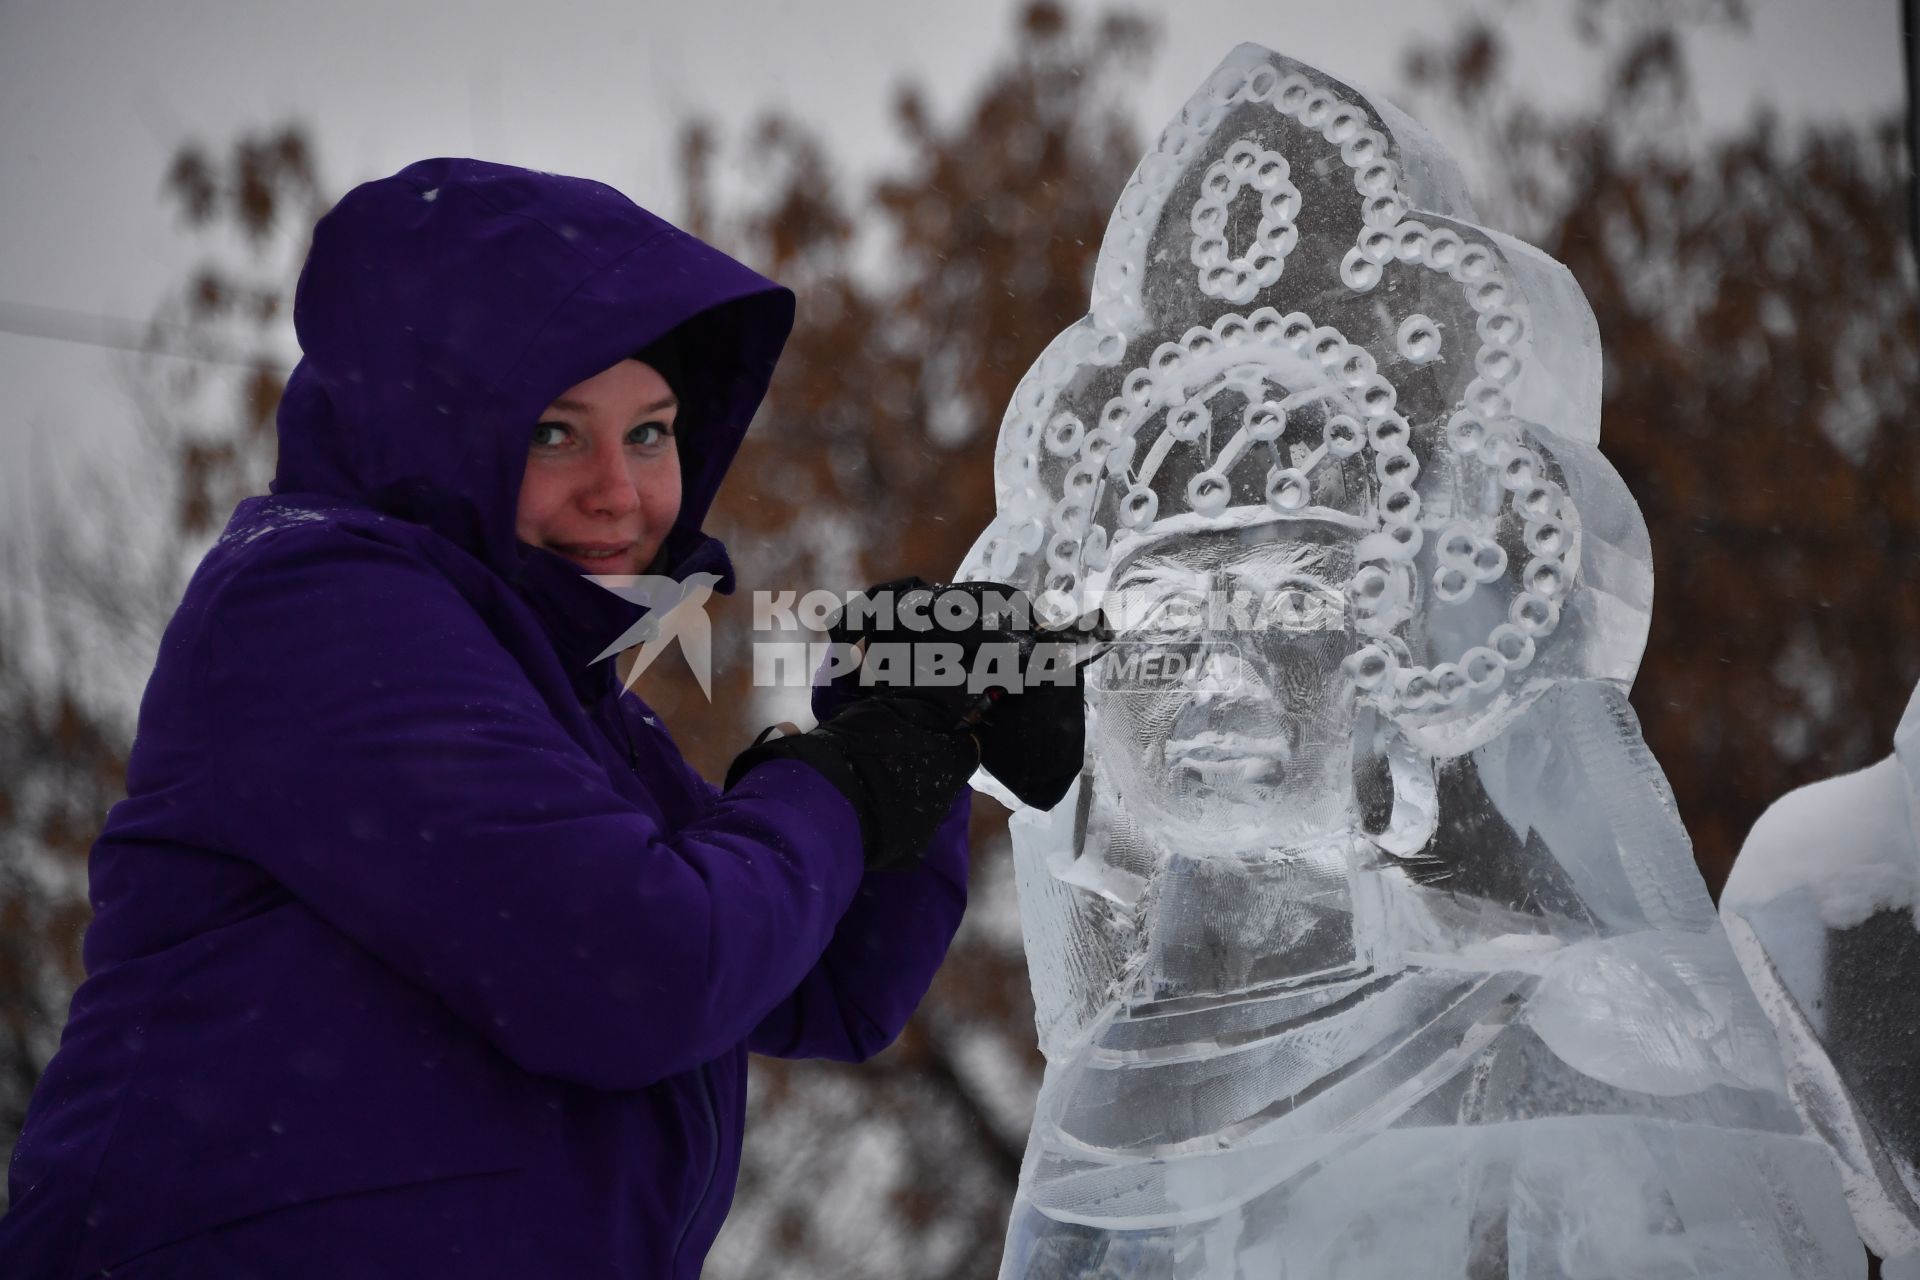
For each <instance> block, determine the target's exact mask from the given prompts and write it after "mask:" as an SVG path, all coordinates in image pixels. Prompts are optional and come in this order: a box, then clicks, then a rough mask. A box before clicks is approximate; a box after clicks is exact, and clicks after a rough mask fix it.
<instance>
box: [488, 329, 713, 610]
mask: <svg viewBox="0 0 1920 1280" xmlns="http://www.w3.org/2000/svg"><path fill="white" fill-rule="evenodd" d="M678 411H679V404H678V402H677V401H676V400H675V399H674V397H673V391H672V389H671V388H669V387H668V386H667V382H666V379H664V378H662V377H661V376H660V374H659V373H658V372H656V371H655V370H654V368H653V366H651V365H647V364H642V363H641V362H640V361H638V360H622V361H621V362H620V363H619V364H616V365H614V366H613V367H612V368H610V369H605V370H602V371H601V372H599V373H596V374H595V375H594V376H593V377H591V378H588V379H587V380H586V381H585V382H582V383H578V384H576V385H575V386H571V387H568V388H567V389H566V390H565V391H564V392H562V393H561V394H560V397H559V398H558V399H556V400H555V401H554V402H553V403H552V404H550V405H548V406H547V410H546V412H545V413H543V414H541V415H540V422H539V425H537V426H536V427H534V429H533V437H532V441H531V446H530V448H529V450H528V453H527V474H526V478H525V479H523V480H522V481H521V482H520V507H519V511H518V512H517V515H516V520H515V532H516V533H517V534H518V535H519V537H520V540H521V541H522V542H527V543H531V544H533V545H534V546H537V547H545V548H547V549H548V550H549V551H554V552H557V553H558V554H560V555H563V556H565V557H566V558H567V559H569V560H571V561H573V562H574V563H575V564H577V565H580V566H581V567H582V568H585V569H589V570H591V571H593V572H594V573H609V574H612V573H645V572H646V571H647V570H648V568H649V567H650V566H651V565H652V564H653V559H654V557H655V556H656V555H658V554H659V551H660V544H661V543H662V542H664V541H665V540H666V537H667V531H668V530H669V529H671V528H672V527H673V521H674V517H675V516H677V515H678V514H679V513H680V455H679V451H678V448H677V446H676V444H675V441H674V435H673V423H674V417H675V415H676V414H677V413H678Z"/></svg>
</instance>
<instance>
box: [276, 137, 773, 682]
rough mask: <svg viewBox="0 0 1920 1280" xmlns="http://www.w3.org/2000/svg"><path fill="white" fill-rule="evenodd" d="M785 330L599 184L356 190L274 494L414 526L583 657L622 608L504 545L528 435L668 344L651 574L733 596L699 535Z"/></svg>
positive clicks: (283, 417) (287, 423) (512, 543)
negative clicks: (710, 579)
mask: <svg viewBox="0 0 1920 1280" xmlns="http://www.w3.org/2000/svg"><path fill="white" fill-rule="evenodd" d="M793 313H794V299H793V295H792V293H791V292H789V291H788V290H787V289H785V288H782V287H781V286H779V285H777V284H774V283H773V282H772V281H770V280H767V279H766V278H764V277H763V276H761V275H759V274H758V273H756V272H754V271H752V270H750V269H748V268H747V267H745V266H743V265H742V264H740V263H739V262H736V261H734V260H733V259H732V258H730V257H728V256H727V255H725V254H723V253H721V252H720V251H718V250H717V249H714V248H712V247H711V246H709V245H707V244H704V243H702V242H701V241H700V240H697V239H695V238H694V237H693V236H690V235H688V234H687V233H685V232H683V231H681V230H680V229H679V228H677V227H674V226H672V225H671V224H669V223H667V222H665V221H664V220H662V219H660V218H657V217H655V216H654V215H653V214H651V213H648V212H647V211H646V210H645V209H642V208H640V207H639V206H638V205H636V204H634V203H633V202H632V201H631V200H629V199H627V197H625V196H624V195H622V194H621V193H620V192H618V191H616V190H614V189H613V188H612V187H609V186H607V185H606V184H604V183H600V182H594V181H591V180H589V179H585V178H570V177H564V176H562V175H560V174H554V173H545V172H541V171H538V170H532V169H521V168H515V167H513V166H510V165H502V164H491V163H488V162H486V161H481V160H471V159H456V158H441V159H434V160H422V161H420V162H418V163H416V164H412V165H409V166H407V167H406V168H405V169H402V170H401V171H400V172H399V173H396V174H394V175H393V176H392V177H389V178H381V179H377V180H375V181H372V182H367V183H363V184H362V185H360V186H358V187H355V188H354V189H353V190H352V191H350V192H348V193H347V194H346V196H344V197H343V198H342V199H341V200H340V202H339V203H338V204H337V205H335V206H334V207H333V209H331V210H330V211H329V212H328V213H327V214H326V215H325V216H324V217H322V218H321V219H320V221H319V222H318V223H317V224H316V225H315V227H314V232H313V244H312V248H311V249H310V250H309V252H308V254H307V260H306V263H305V265H304V266H303V267H302V269H301V272H300V280H299V284H298V287H297V289H296V291H295V295H294V328H295V331H296V333H297V335H298V337H299V341H300V349H301V352H302V358H301V360H300V362H299V364H298V365H297V366H296V367H295V368H294V371H293V374H292V375H291V377H290V378H289V380H288V383H287V389H286V393H285V396H284V397H283V399H282V401H281V404H280V409H279V415H278V431H279V446H280V452H279V467H278V471H277V473H276V475H275V477H274V480H273V483H272V485H271V486H270V490H271V492H272V493H274V494H276V495H278V494H282V493H290V492H307V493H320V494H328V495H333V496H336V497H340V498H345V499H348V500H349V501H351V502H353V503H356V504H359V505H364V506H367V507H370V508H373V509H375V510H378V511H382V512H386V513H389V514H392V515H397V516H400V517H403V518H405V519H408V520H412V521H415V522H417V523H419V524H423V525H425V526H427V527H429V528H431V529H433V530H434V531H435V532H437V533H439V534H440V535H441V536H443V537H445V538H447V539H448V540H449V541H452V542H453V543H455V544H456V545H458V546H460V547H462V548H463V549H465V550H466V551H468V552H469V553H471V554H472V555H474V556H475V557H477V558H479V559H480V560H482V561H484V562H485V563H487V564H488V565H489V566H491V567H492V568H493V569H494V570H495V571H496V572H498V573H499V574H500V575H501V576H503V577H505V578H506V579H507V580H508V581H509V582H512V583H513V584H514V585H515V586H516V587H517V588H519V589H520V590H521V591H522V592H523V594H526V595H528V596H529V597H530V598H532V599H533V600H534V603H535V605H536V608H538V609H540V611H541V613H542V616H543V617H545V618H547V620H548V622H549V625H550V627H552V626H555V625H557V626H559V627H560V628H561V629H562V630H565V629H566V628H568V627H569V626H578V627H581V628H585V629H586V630H588V631H591V632H592V633H593V634H592V635H587V634H582V635H581V636H579V637H577V638H576V640H577V646H579V647H584V646H586V645H589V644H592V648H591V649H588V650H587V652H588V653H592V652H595V651H597V650H598V649H599V648H600V647H601V646H603V645H604V644H605V643H606V641H608V640H609V639H611V638H612V637H613V636H614V635H617V634H619V632H618V630H615V631H612V632H610V633H609V632H607V631H606V630H605V628H606V627H607V626H610V625H615V624H616V623H617V622H618V621H619V618H618V614H619V612H620V605H621V602H620V601H619V600H618V598H617V597H614V596H612V595H611V593H608V592H605V591H602V590H601V589H600V588H599V587H598V586H596V585H595V584H593V583H590V582H587V581H585V571H584V570H582V569H580V568H579V567H578V566H576V565H574V564H572V563H571V562H569V561H567V560H565V559H564V558H562V557H560V556H558V555H556V554H554V553H553V552H550V551H546V550H544V549H541V548H534V547H530V546H527V545H526V544H524V543H522V542H520V541H519V539H518V538H517V537H516V536H515V533H514V525H515V510H516V508H517V506H518V503H519V496H520V481H521V478H522V476H523V475H524V474H525V471H526V464H527V450H528V446H529V443H530V441H531V436H532V430H533V424H534V422H535V421H536V420H537V418H538V416H539V414H540V412H541V411H542V410H544V409H545V408H546V407H547V405H548V404H550V403H551V402H552V401H553V399H554V398H555V397H556V396H558V395H559V394H560V393H561V392H562V391H564V390H566V389H567V388H568V387H570V386H573V385H574V384H575V383H578V382H581V381H583V380H585V379H586V378H589V377H591V376H593V375H594V374H596V373H599V372H600V371H601V370H603V369H606V368H608V367H609V366H611V365H613V364H614V363H615V362H616V361H619V360H621V359H624V358H625V357H627V356H630V355H632V354H634V353H635V352H637V351H639V350H640V349H641V348H642V347H645V346H647V345H648V344H650V343H652V342H654V341H655V340H657V339H659V338H661V337H663V336H665V335H666V334H668V333H669V332H677V335H678V337H679V339H680V345H681V349H682V350H683V352H684V353H685V368H684V370H683V375H684V376H683V377H682V379H681V382H682V384H683V385H680V386H678V387H677V388H676V389H677V390H678V391H679V393H680V399H681V410H680V415H679V422H680V423H681V424H683V425H682V426H681V427H680V429H679V430H678V431H677V433H676V434H678V436H679V442H680V454H681V471H682V498H681V506H680V514H679V517H678V519H677V520H676V522H675V525H674V527H673V529H672V530H671V531H670V532H669V534H668V536H667V539H666V544H665V556H666V562H665V564H664V565H663V569H664V571H665V573H666V574H667V575H668V576H672V577H675V578H683V577H685V576H687V575H689V574H691V573H693V572H696V571H699V570H707V571H710V572H713V573H715V574H717V575H718V576H719V578H720V582H719V584H718V585H717V588H716V589H718V590H720V591H731V590H732V589H733V575H732V567H731V565H730V564H729V562H728V561H727V558H726V553H725V550H724V548H722V547H721V546H720V544H719V543H718V542H717V541H716V540H715V539H713V538H711V537H708V536H707V535H705V534H704V533H702V532H701V527H700V526H701V522H702V521H703V520H704V519H705V517H706V514H707V511H708V509H709V508H710V507H711V506H712V503H713V498H714V495H715V493H716V492H717V491H718V489H719V487H720V482H721V479H722V478H723V477H724V476H725V474H726V471H727V468H728V466H729V465H730V464H731V463H732V461H733V457H734V455H735V453H736V452H738V450H739V447H740V441H741V439H742V437H743V436H744V435H745V434H746V430H747V425H748V423H749V422H750V421H751V420H752V418H753V414H754V411H755V409H756V408H757V407H758V406H759V404H760V401H761V399H762V398H763V397H764V395H765V394H766V390H767V384H768V382H769V380H770V379H771V377H772V375H773V366H774V362H775V361H776V360H777V359H778V357H779V354H780V350H781V348H782V347H783V346H784V345H785V343H786V338H787V334H788V332H789V331H790V330H791V328H792V325H793ZM627 608H628V609H629V610H631V608H632V606H627ZM596 638H597V640H598V642H599V643H598V644H593V643H592V642H593V641H594V640H595V639H596ZM555 639H556V643H557V644H560V647H561V648H562V649H563V650H566V651H568V652H569V653H571V651H572V650H573V649H574V648H575V647H576V646H575V645H573V644H568V643H566V642H565V640H564V638H563V637H562V636H561V635H558V634H556V636H555Z"/></svg>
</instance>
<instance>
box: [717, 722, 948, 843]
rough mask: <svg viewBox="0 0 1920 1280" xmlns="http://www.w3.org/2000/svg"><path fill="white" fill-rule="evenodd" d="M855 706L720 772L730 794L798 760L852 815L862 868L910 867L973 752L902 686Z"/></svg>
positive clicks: (758, 748)
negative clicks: (762, 772) (762, 769)
mask: <svg viewBox="0 0 1920 1280" xmlns="http://www.w3.org/2000/svg"><path fill="white" fill-rule="evenodd" d="M879 688H881V689H884V690H886V691H887V692H884V693H881V694H880V695H879V696H870V697H865V698H861V699H860V700H859V701H857V702H855V703H854V704H853V705H852V706H849V707H847V708H846V709H845V710H843V711H841V712H840V713H839V714H838V715H836V716H834V718H833V719H832V720H831V721H829V722H828V723H826V724H823V725H820V726H819V727H817V728H815V729H813V730H811V731H810V732H807V733H798V734H789V735H787V736H786V737H784V738H774V739H771V740H767V741H761V742H758V743H756V744H754V745H753V746H751V747H748V748H747V749H746V750H745V751H743V752H741V753H740V755H739V756H738V757H736V758H735V759H734V762H733V765H732V766H731V767H730V768H729V769H728V770H727V784H726V785H727V788H728V789H731V788H732V787H733V784H734V783H736V782H738V781H739V780H740V779H741V778H742V777H743V776H745V774H746V773H747V771H748V770H749V769H752V768H753V767H754V766H755V765H758V764H764V763H765V762H766V761H768V760H798V761H800V762H801V763H803V764H806V765H809V766H811V767H812V768H814V769H816V770H818V771H819V772H820V773H821V774H822V775H823V776H824V777H825V778H826V779H827V781H829V782H831V783H832V784H833V785H834V786H835V787H836V788H838V789H839V791H840V794H841V795H844V796H845V797H846V798H847V801H848V802H849V803H850V804H852V805H853V808H854V811H855V812H856V813H858V814H859V815H860V843H861V847H862V848H863V849H865V850H866V856H867V866H868V867H870V868H873V869H875V870H894V869H898V868H902V867H912V866H917V865H918V864H919V862H920V859H921V858H922V857H923V856H925V854H926V851H927V845H928V843H929V842H930V841H932V839H933V833H934V831H935V830H936V829H937V828H938V827H939V825H940V820H941V819H942V818H944V817H945V816H946V814H947V811H948V810H949V809H951V808H952V807H953V800H954V797H955V796H957V795H959V794H960V789H961V788H962V787H964V786H966V784H967V779H968V778H969V777H971V776H972V775H973V771H974V770H975V769H976V768H978V767H979V763H980V758H979V748H978V747H976V746H975V740H974V738H973V736H972V735H971V734H969V733H968V732H967V731H966V730H965V729H961V728H958V727H957V725H956V720H955V716H954V712H953V708H952V707H951V706H950V705H947V704H945V703H942V702H939V701H933V700H928V699H925V698H920V697H916V696H913V691H912V689H911V688H910V687H907V686H898V687H896V686H879Z"/></svg>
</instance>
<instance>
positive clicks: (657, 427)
mask: <svg viewBox="0 0 1920 1280" xmlns="http://www.w3.org/2000/svg"><path fill="white" fill-rule="evenodd" d="M671 439H673V428H671V427H669V426H667V424H666V423H664V422H643V423H641V424H640V425H639V426H637V427H635V428H634V429H633V430H632V431H630V432H628V433H627V441H628V443H629V444H637V445H639V446H641V447H642V448H644V449H654V448H658V447H660V446H661V445H663V444H665V443H666V442H667V441H669V440H671Z"/></svg>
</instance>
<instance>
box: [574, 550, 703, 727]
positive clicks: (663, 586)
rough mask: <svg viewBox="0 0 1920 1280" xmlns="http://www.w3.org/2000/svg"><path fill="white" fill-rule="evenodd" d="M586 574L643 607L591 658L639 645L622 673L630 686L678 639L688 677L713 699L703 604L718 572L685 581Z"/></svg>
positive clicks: (620, 574) (598, 659) (640, 575)
mask: <svg viewBox="0 0 1920 1280" xmlns="http://www.w3.org/2000/svg"><path fill="white" fill-rule="evenodd" d="M586 577H587V580H588V581H589V582H593V583H596V584H598V585H599V586H602V587H605V588H606V589H607V590H608V591H611V592H613V594H615V595H617V596H619V597H620V598H621V599H622V600H625V601H628V602H629V603H632V604H640V605H645V606H646V607H647V612H646V615H645V616H644V617H642V618H641V619H640V620H639V621H638V622H635V623H634V624H633V625H632V626H630V627H628V628H627V629H626V631H624V632H623V633H621V636H620V638H619V639H618V640H615V641H614V642H613V643H612V644H610V645H608V646H607V647H606V648H604V649H602V650H601V651H600V652H599V654H597V655H596V656H595V657H594V659H593V660H594V661H595V662H598V661H600V659H601V658H605V657H608V656H610V655H612V654H616V653H619V652H620V651H621V650H623V649H630V648H632V647H633V646H634V645H636V644H637V645H640V646H641V648H640V653H639V655H638V656H637V657H636V658H635V659H634V663H633V667H632V669H631V670H629V671H628V672H627V679H626V687H627V688H629V689H631V688H632V687H633V684H634V681H636V680H638V679H639V678H640V673H641V672H642V671H645V670H646V669H647V667H648V666H650V665H651V664H652V662H653V660H654V659H655V658H657V657H659V656H660V654H661V653H662V652H663V651H664V650H665V649H666V648H667V646H668V645H669V644H671V643H672V642H673V641H675V640H678V641H679V642H680V649H681V652H682V653H684V654H685V655H686V659H687V666H688V667H690V668H692V670H693V678H694V679H695V680H698V681H699V682H700V692H702V693H704V694H705V695H706V696H707V700H708V701H709V702H711V701H712V700H713V681H712V665H713V630H712V627H711V626H710V625H709V623H708V621H707V614H706V608H705V606H706V602H707V597H709V596H711V595H712V594H713V587H714V584H715V583H717V582H719V581H720V575H719V574H717V573H694V574H689V575H688V576H687V578H686V580H685V581H684V582H683V581H680V580H679V579H677V578H666V577H660V576H658V575H655V574H648V573H604V574H588V575H586Z"/></svg>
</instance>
